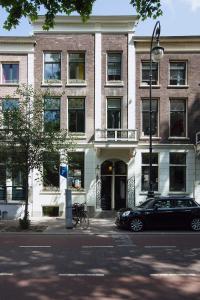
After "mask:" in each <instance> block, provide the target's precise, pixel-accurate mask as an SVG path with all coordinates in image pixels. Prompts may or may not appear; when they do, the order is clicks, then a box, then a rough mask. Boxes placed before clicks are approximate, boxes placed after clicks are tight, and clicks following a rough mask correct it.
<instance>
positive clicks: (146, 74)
mask: <svg viewBox="0 0 200 300" xmlns="http://www.w3.org/2000/svg"><path fill="white" fill-rule="evenodd" d="M149 84H150V62H148V61H142V85H149ZM152 85H158V63H155V62H152Z"/></svg>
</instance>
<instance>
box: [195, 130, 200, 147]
mask: <svg viewBox="0 0 200 300" xmlns="http://www.w3.org/2000/svg"><path fill="white" fill-rule="evenodd" d="M198 144H200V131H199V132H197V133H196V145H198Z"/></svg>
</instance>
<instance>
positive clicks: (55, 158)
mask: <svg viewBox="0 0 200 300" xmlns="http://www.w3.org/2000/svg"><path fill="white" fill-rule="evenodd" d="M59 166H60V158H59V154H58V153H45V154H44V161H43V186H44V187H55V188H59Z"/></svg>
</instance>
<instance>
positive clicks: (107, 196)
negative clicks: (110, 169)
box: [101, 176, 112, 210]
mask: <svg viewBox="0 0 200 300" xmlns="http://www.w3.org/2000/svg"><path fill="white" fill-rule="evenodd" d="M111 202H112V176H102V177H101V208H102V210H111Z"/></svg>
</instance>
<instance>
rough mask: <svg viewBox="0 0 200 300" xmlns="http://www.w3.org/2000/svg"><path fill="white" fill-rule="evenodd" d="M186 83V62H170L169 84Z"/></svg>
mask: <svg viewBox="0 0 200 300" xmlns="http://www.w3.org/2000/svg"><path fill="white" fill-rule="evenodd" d="M186 84H187V83H186V62H170V85H186Z"/></svg>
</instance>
